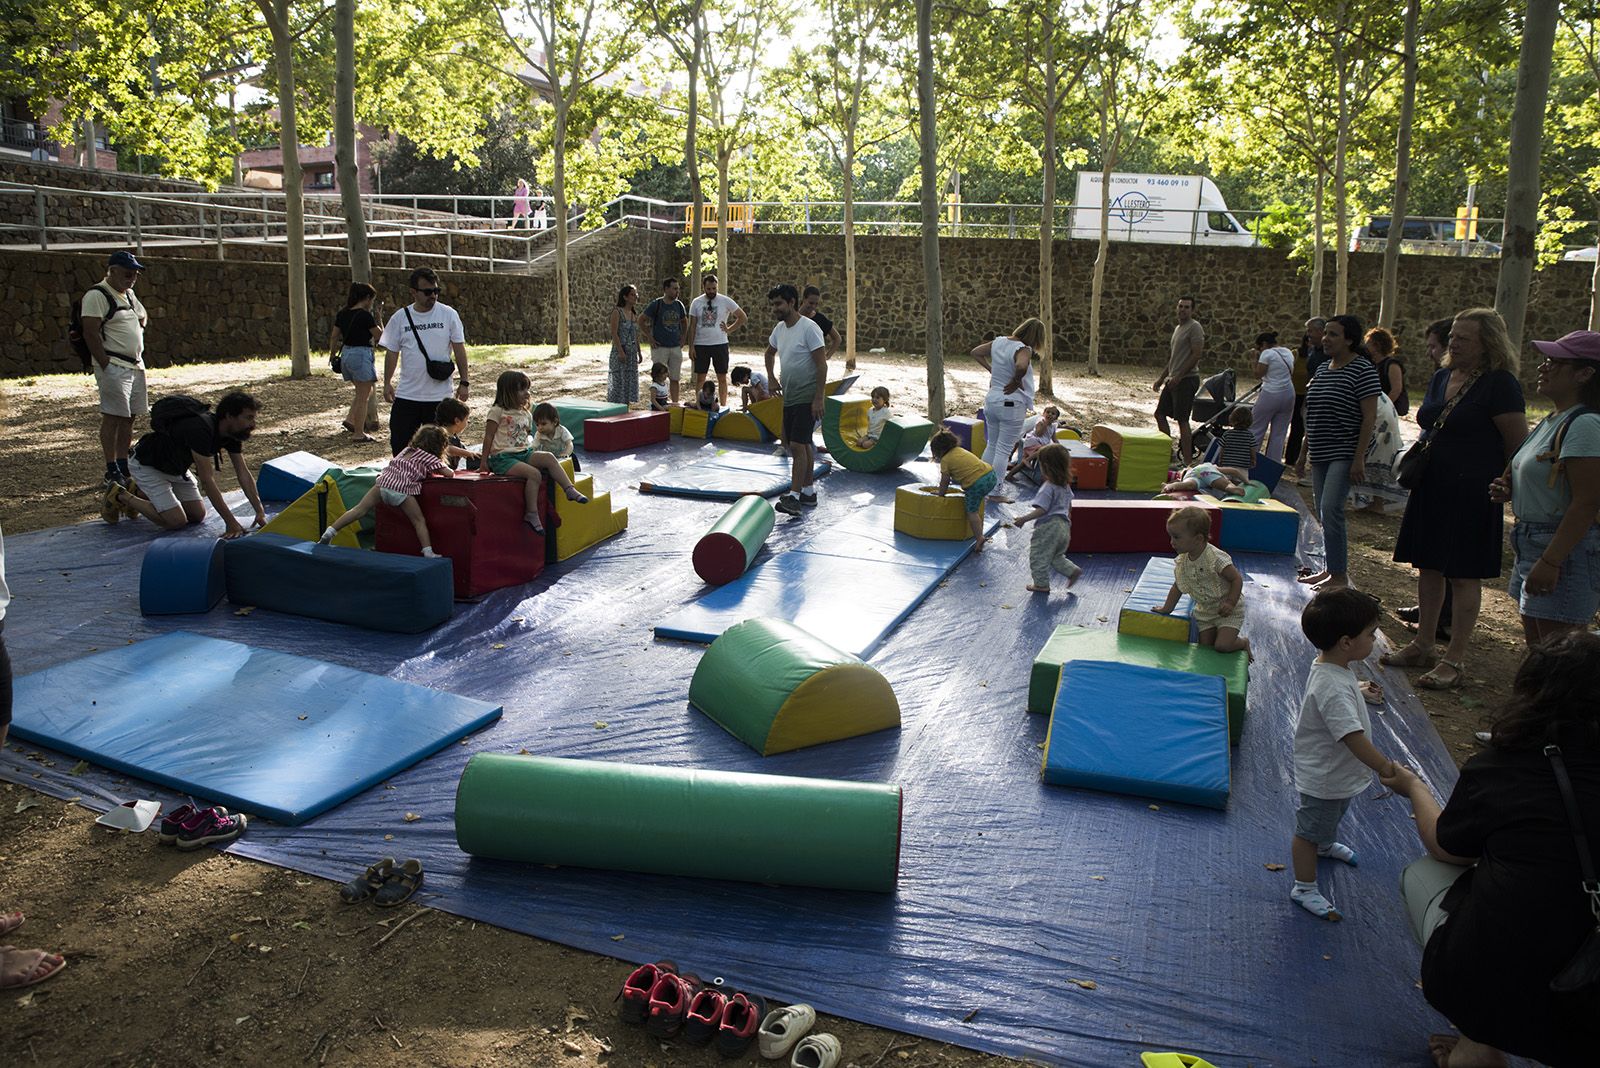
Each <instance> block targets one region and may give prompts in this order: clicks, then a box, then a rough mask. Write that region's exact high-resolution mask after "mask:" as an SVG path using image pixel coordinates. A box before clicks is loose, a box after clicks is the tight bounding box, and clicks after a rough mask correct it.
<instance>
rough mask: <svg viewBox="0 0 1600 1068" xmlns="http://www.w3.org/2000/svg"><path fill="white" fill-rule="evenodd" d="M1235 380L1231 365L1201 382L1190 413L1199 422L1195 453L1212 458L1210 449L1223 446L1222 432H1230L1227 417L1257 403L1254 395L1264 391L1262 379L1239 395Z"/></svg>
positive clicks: (1195, 436)
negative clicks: (1236, 392) (1192, 411)
mask: <svg viewBox="0 0 1600 1068" xmlns="http://www.w3.org/2000/svg"><path fill="white" fill-rule="evenodd" d="M1235 381H1236V379H1235V376H1234V373H1233V369H1232V368H1229V369H1228V370H1225V371H1219V372H1218V373H1216V374H1214V375H1212V376H1211V377H1210V378H1208V379H1206V380H1205V381H1204V382H1202V383H1200V392H1199V393H1197V394H1195V398H1194V414H1193V415H1192V416H1191V418H1192V419H1193V420H1194V421H1195V423H1196V426H1195V428H1194V430H1193V436H1194V451H1195V453H1196V455H1199V456H1204V457H1205V458H1206V459H1208V460H1209V459H1211V458H1212V457H1211V453H1212V452H1213V451H1215V449H1217V448H1220V447H1221V441H1222V435H1224V434H1226V433H1227V432H1228V421H1229V420H1230V419H1231V418H1232V417H1233V413H1234V412H1235V411H1237V410H1238V409H1240V408H1245V409H1253V408H1254V407H1255V402H1254V400H1253V399H1252V398H1254V397H1255V395H1256V394H1257V393H1260V392H1261V385H1260V383H1257V384H1256V385H1254V386H1251V387H1250V388H1249V389H1248V390H1247V391H1246V392H1245V395H1244V396H1242V397H1238V398H1237V399H1236V398H1235V397H1234V389H1235Z"/></svg>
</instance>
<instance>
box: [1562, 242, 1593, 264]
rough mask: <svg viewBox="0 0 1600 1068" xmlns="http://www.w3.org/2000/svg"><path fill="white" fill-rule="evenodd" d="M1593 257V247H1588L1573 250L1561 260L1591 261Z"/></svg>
mask: <svg viewBox="0 0 1600 1068" xmlns="http://www.w3.org/2000/svg"><path fill="white" fill-rule="evenodd" d="M1594 256H1595V251H1594V246H1593V245H1590V246H1589V247H1588V248H1575V249H1573V250H1572V251H1571V252H1569V253H1567V254H1566V255H1565V256H1562V257H1561V258H1562V259H1564V260H1593V259H1594Z"/></svg>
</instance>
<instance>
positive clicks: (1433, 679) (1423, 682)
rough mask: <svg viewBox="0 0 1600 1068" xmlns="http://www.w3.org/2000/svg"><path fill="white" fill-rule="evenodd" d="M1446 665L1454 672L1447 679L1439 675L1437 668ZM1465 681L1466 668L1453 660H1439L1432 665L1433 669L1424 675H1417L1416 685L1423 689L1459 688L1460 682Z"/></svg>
mask: <svg viewBox="0 0 1600 1068" xmlns="http://www.w3.org/2000/svg"><path fill="white" fill-rule="evenodd" d="M1442 667H1447V668H1449V669H1450V670H1452V671H1454V672H1455V674H1454V675H1453V676H1451V677H1450V678H1448V679H1442V678H1440V677H1439V669H1440V668H1442ZM1466 681H1467V669H1466V668H1464V667H1462V666H1461V665H1460V664H1459V663H1457V662H1456V661H1454V660H1441V661H1439V662H1438V663H1437V664H1435V665H1434V667H1433V670H1432V671H1430V672H1428V673H1427V674H1426V675H1418V676H1417V685H1418V686H1421V687H1422V688H1423V689H1424V690H1459V689H1460V688H1461V684H1462V683H1464V682H1466Z"/></svg>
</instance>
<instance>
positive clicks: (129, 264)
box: [106, 252, 145, 271]
mask: <svg viewBox="0 0 1600 1068" xmlns="http://www.w3.org/2000/svg"><path fill="white" fill-rule="evenodd" d="M106 266H108V267H126V268H128V270H130V271H142V270H144V269H145V268H144V264H142V263H140V262H139V261H138V260H136V259H134V258H133V253H131V252H113V253H112V254H111V258H110V259H109V260H107V261H106Z"/></svg>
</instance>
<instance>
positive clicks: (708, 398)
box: [687, 379, 719, 413]
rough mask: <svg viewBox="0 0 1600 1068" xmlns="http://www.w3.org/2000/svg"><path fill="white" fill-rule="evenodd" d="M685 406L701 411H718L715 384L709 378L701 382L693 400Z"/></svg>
mask: <svg viewBox="0 0 1600 1068" xmlns="http://www.w3.org/2000/svg"><path fill="white" fill-rule="evenodd" d="M687 407H690V408H698V409H700V410H701V411H702V412H713V413H714V412H716V411H718V408H719V406H718V404H717V384H716V383H715V382H713V381H711V380H710V379H707V380H706V381H705V382H704V383H702V384H701V386H700V392H699V393H696V394H695V395H694V400H692V401H690V402H689V403H688V405H687Z"/></svg>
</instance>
